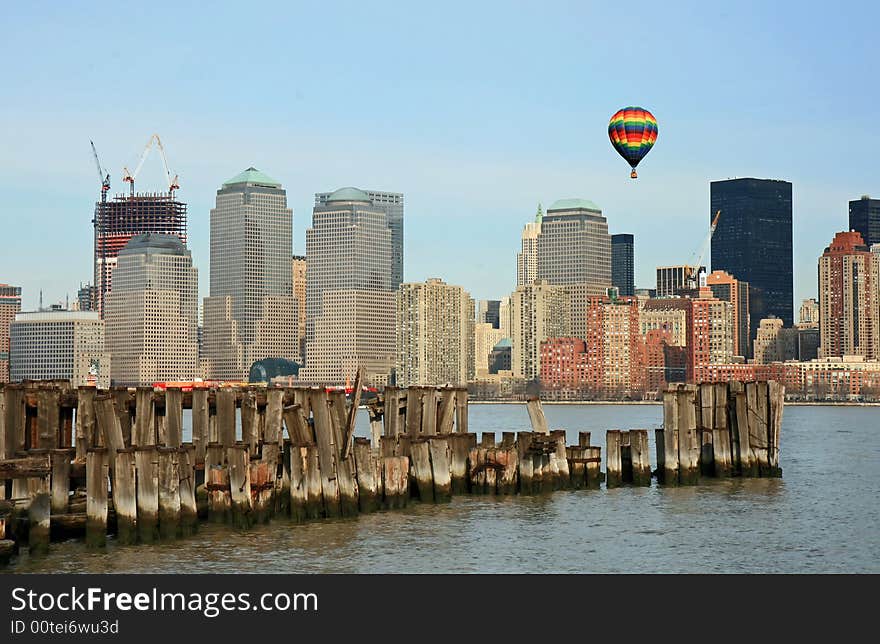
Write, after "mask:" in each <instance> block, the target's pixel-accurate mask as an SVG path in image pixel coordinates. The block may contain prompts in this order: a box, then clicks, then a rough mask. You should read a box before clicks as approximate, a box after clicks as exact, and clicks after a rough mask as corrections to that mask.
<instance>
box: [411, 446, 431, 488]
mask: <svg viewBox="0 0 880 644" xmlns="http://www.w3.org/2000/svg"><path fill="white" fill-rule="evenodd" d="M410 455H411V457H412V477H413V479H414V480H415V485H416V491H417V493H418V497H419V500H420V501H421V502H422V503H433V502H434V480H433V477H432V475H431V451H430V446H429V444H428V439H427V438H417V439H414V440H412V441H410Z"/></svg>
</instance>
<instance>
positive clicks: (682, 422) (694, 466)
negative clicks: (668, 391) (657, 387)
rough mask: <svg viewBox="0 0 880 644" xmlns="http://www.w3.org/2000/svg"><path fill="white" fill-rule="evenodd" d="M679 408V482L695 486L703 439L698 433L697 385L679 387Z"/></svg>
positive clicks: (697, 478) (698, 472) (698, 475)
mask: <svg viewBox="0 0 880 644" xmlns="http://www.w3.org/2000/svg"><path fill="white" fill-rule="evenodd" d="M676 394H677V401H676V402H677V407H678V410H677V411H678V482H679V483H680V484H683V485H693V484H695V483H697V482H698V481H699V477H700V453H701V451H702V438H701V436H700V434H699V432H698V431H697V414H696V399H695V398H696V385H679V386H678V391H677V392H676Z"/></svg>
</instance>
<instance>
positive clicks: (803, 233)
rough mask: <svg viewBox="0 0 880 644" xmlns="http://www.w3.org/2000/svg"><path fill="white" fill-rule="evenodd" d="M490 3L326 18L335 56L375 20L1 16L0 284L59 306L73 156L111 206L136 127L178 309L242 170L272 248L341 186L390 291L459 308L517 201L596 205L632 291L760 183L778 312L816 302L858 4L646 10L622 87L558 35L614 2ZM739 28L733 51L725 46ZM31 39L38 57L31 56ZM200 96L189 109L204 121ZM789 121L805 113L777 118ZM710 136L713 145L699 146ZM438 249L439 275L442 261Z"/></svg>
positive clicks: (73, 248) (598, 44) (846, 189)
mask: <svg viewBox="0 0 880 644" xmlns="http://www.w3.org/2000/svg"><path fill="white" fill-rule="evenodd" d="M498 7H499V5H492V4H487V5H481V6H478V7H471V6H468V7H467V15H468V16H469V19H468V20H466V21H461V20H458V19H457V16H458V14H459V12H457V11H455V7H448V6H445V7H444V8H443V9H434V10H433V13H432V15H431V16H430V17H429V19H425V15H424V12H423V10H421V9H420V10H419V11H420V16H421V19H420V20H415V16H414V14H413V13H412V11H414V9H411V8H402V7H400V6H399V5H398V4H393V5H392V4H389V5H384V6H372V7H370V8H367V7H359V6H357V5H352V6H351V7H349V8H348V10H347V11H346V12H343V13H344V14H345V18H344V19H343V20H341V21H340V20H336V21H334V27H335V29H336V30H337V32H336V33H337V35H338V36H339V38H340V41H341V42H346V41H348V40H349V37H350V38H351V39H356V35H357V34H362V33H365V32H369V31H370V30H371V29H378V28H379V26H380V25H381V26H383V27H385V26H386V25H387V27H385V28H387V29H392V30H393V31H394V33H395V37H394V38H389V39H387V40H383V41H382V42H378V43H374V44H373V46H372V47H371V48H370V49H369V50H368V51H361V50H358V51H357V52H355V51H354V50H353V49H352V48H350V47H342V48H339V51H333V50H332V49H330V50H328V49H327V48H326V47H323V46H322V45H324V44H325V41H324V36H323V35H322V33H321V30H320V29H315V30H309V29H303V28H302V25H310V24H311V25H318V24H326V21H327V19H328V17H329V15H330V13H331V12H333V10H332V9H331V8H293V9H291V8H287V7H277V8H276V11H275V13H274V14H273V15H274V16H275V19H273V21H272V24H265V21H264V20H263V17H262V16H263V13H262V12H253V13H250V14H249V13H245V14H243V15H242V14H241V12H239V11H237V10H236V11H233V10H232V9H225V8H222V7H219V8H217V10H216V11H214V12H211V14H210V15H206V14H204V12H200V13H198V14H196V13H195V11H196V10H195V9H194V8H188V7H180V8H176V9H175V20H174V21H173V22H172V23H170V24H163V29H162V30H159V31H156V30H155V29H153V28H152V27H151V26H150V25H152V24H155V23H156V21H157V20H158V19H159V17H160V16H161V15H163V13H164V12H167V11H168V10H169V9H168V7H167V6H162V5H161V4H156V5H151V6H150V7H149V8H144V9H141V10H140V15H139V19H138V20H135V21H132V20H127V19H126V17H125V16H124V15H122V14H123V13H124V12H117V11H105V10H102V9H101V8H100V7H98V6H94V7H91V8H90V10H89V11H84V12H74V11H72V10H70V11H67V10H64V9H60V10H59V11H58V12H56V15H55V16H53V18H52V19H49V20H46V19H45V17H42V20H40V19H39V18H40V17H39V16H38V15H37V12H36V11H35V10H34V9H33V8H31V7H27V6H21V5H19V6H15V7H13V8H12V9H11V11H10V14H9V18H10V21H12V22H14V23H15V24H17V25H18V26H19V27H20V28H19V29H18V30H16V33H14V34H10V35H9V38H7V39H6V40H5V41H4V42H3V43H2V44H0V48H2V51H3V53H5V54H7V58H8V59H10V60H11V59H15V60H19V64H17V65H15V66H14V67H12V68H11V69H9V70H8V74H7V79H6V84H5V89H6V91H7V93H8V95H9V97H10V98H9V100H6V101H4V102H3V105H2V106H0V113H2V115H3V116H4V121H5V122H7V123H15V127H14V128H13V127H7V129H6V130H5V139H6V143H7V145H5V146H4V149H3V150H2V151H0V167H2V168H3V172H2V173H0V188H3V190H4V193H5V194H8V195H9V198H8V199H7V200H6V202H5V203H4V216H3V218H4V220H7V219H8V220H11V221H16V220H22V221H28V222H32V221H38V220H39V221H42V222H45V225H44V226H28V227H27V228H28V229H27V230H25V231H23V232H22V234H21V235H20V236H19V237H18V239H17V241H18V242H19V243H18V244H17V247H16V248H10V249H9V251H8V252H7V253H6V254H5V256H4V260H3V262H2V266H0V272H2V274H3V276H4V277H3V279H4V281H7V282H9V283H14V284H19V285H21V286H22V287H23V299H24V302H23V308H24V309H28V310H32V309H34V308H36V304H37V301H38V298H39V291H40V290H41V289H42V290H43V293H44V301H46V302H54V301H59V300H63V299H64V297H65V295H66V294H69V295H71V296H73V295H74V293H75V289H76V286H77V284H79V282H80V281H86V280H88V279H89V278H90V276H91V271H90V255H91V234H90V233H91V231H90V230H89V228H90V227H89V226H88V225H84V223H87V221H88V218H89V217H90V215H91V212H92V210H93V204H94V202H95V201H96V199H97V197H98V195H99V188H100V186H99V183H98V181H97V178H96V176H95V170H94V164H93V162H92V159H91V158H90V149H89V147H88V140H89V139H90V138H91V139H94V140H95V144H96V145H97V147H98V151H99V154H100V155H101V160H102V162H103V164H104V165H105V167H107V168H108V170H109V171H110V172H111V179H112V184H113V185H112V188H111V194H115V193H116V192H125V190H124V189H123V188H124V186H123V184H122V182H121V180H120V177H121V173H120V169H121V167H122V166H123V165H126V164H127V165H131V164H133V162H134V161H135V160H136V159H137V155H138V154H139V152H140V150H141V148H142V146H143V144H144V142H145V141H146V140H147V139H148V137H149V135H150V134H151V133H152V132H154V131H155V132H159V133H160V134H161V135H162V136H163V140H164V141H165V144H166V148H167V154H168V158H169V163H170V165H171V166H172V169H173V171H174V172H175V173H179V175H180V182H181V189H180V190H179V191H178V195H179V197H180V199H181V200H183V201H185V202H187V203H188V205H189V215H190V222H189V229H190V233H191V237H192V241H191V243H190V244H189V245H190V247H191V249H192V251H193V261H194V263H195V265H196V266H199V267H202V269H203V270H202V271H201V272H200V282H201V284H200V289H199V290H200V294H201V295H204V294H205V293H207V291H208V289H207V282H206V280H207V273H208V271H207V270H206V269H207V266H208V235H207V234H205V233H206V231H207V220H208V213H209V211H210V207H211V201H212V198H213V192H214V190H215V188H216V185H217V183H218V182H219V181H221V180H223V179H225V178H226V177H229V176H232V175H234V174H235V173H236V172H240V171H241V168H243V167H248V166H250V165H254V166H256V167H259V168H261V169H264V170H265V171H266V172H268V173H270V174H271V175H272V176H275V177H277V178H278V179H279V180H280V181H282V182H283V183H284V185H285V186H287V188H288V191H289V194H290V205H291V206H292V208H293V209H294V211H295V213H296V214H295V230H294V240H295V241H294V248H293V249H292V251H293V252H294V253H302V251H303V248H304V230H305V225H306V222H307V220H308V214H309V212H310V205H311V203H312V202H313V195H314V192H315V191H318V190H326V189H328V188H330V187H333V186H341V185H355V186H363V187H368V186H369V187H375V188H377V189H387V190H399V191H401V192H403V193H404V194H406V195H407V222H408V223H407V230H406V233H405V244H406V248H407V253H406V266H405V271H406V272H405V276H404V279H405V280H407V281H421V280H424V279H427V278H428V277H435V276H440V277H442V278H443V279H444V280H446V281H447V282H449V283H452V284H460V285H462V286H464V287H465V288H467V289H468V290H469V292H471V293H472V296H473V297H474V298H475V299H489V298H497V297H499V296H500V295H501V294H503V293H508V292H510V291H511V290H512V289H513V286H514V284H515V265H514V261H515V260H514V259H512V258H511V254H510V253H511V251H510V249H512V248H515V247H516V246H517V245H518V242H519V234H520V231H521V228H522V226H523V224H524V223H526V222H527V221H529V220H530V219H531V218H532V213H533V211H534V206H535V204H536V203H538V202H541V203H545V204H548V203H552V202H553V201H554V200H556V199H562V198H570V197H581V198H585V199H590V200H592V201H595V202H596V203H597V204H598V205H600V206H601V207H602V209H603V213H604V214H605V215H606V217H607V218H608V221H609V230H610V232H612V233H617V232H628V233H632V234H634V235H635V237H636V240H635V259H636V270H637V273H636V280H635V283H636V287H639V288H642V287H646V286H650V285H651V284H652V280H651V275H652V273H653V270H654V268H655V267H656V266H659V265H671V264H680V263H684V262H686V261H687V260H688V259H689V257H690V255H691V254H692V252H693V251H694V249H695V248H696V247H697V246H698V245H699V243H700V241H701V240H702V238H703V236H704V235H705V229H706V225H705V219H706V213H707V211H708V203H709V185H708V184H709V182H710V181H712V180H719V179H725V178H727V177H734V176H739V177H742V176H753V177H760V178H781V179H785V180H787V181H791V182H792V183H793V188H794V193H793V213H794V256H795V296H794V299H795V301H796V302H797V301H800V300H802V299H804V298H806V297H814V296H815V295H816V293H815V290H816V286H815V285H816V279H815V265H814V258H815V257H816V256H817V255H818V254H820V253H821V252H822V249H823V248H824V245H825V244H826V243H827V239H828V238H830V237H831V236H832V235H833V234H834V233H835V232H838V231H841V230H845V229H846V228H847V205H848V202H849V201H851V200H853V199H858V198H859V196H860V195H862V194H866V193H867V194H872V193H873V194H875V195H876V194H878V193H880V187H878V186H877V184H876V181H877V179H876V175H874V174H873V172H874V168H875V167H876V166H875V164H874V163H873V159H872V158H871V152H870V151H871V150H873V149H876V148H877V145H876V144H875V141H876V137H877V136H878V133H877V132H876V130H875V129H874V128H873V127H871V126H870V123H871V122H870V116H869V112H870V110H868V111H860V110H855V111H853V110H852V109H851V107H850V105H851V104H852V103H853V102H856V103H860V104H864V103H865V102H867V104H873V103H874V102H876V101H875V99H876V97H877V91H878V90H877V88H876V87H874V86H873V85H871V84H868V85H867V86H866V85H865V84H864V83H863V82H861V79H863V78H865V77H869V74H868V70H869V66H870V63H869V61H870V60H876V59H877V55H876V54H877V52H876V48H877V42H876V39H875V38H873V36H872V33H871V25H872V24H876V19H874V18H875V17H876V15H877V8H876V7H875V6H874V5H870V4H862V5H860V6H859V7H853V8H852V9H851V10H850V11H846V10H842V11H839V12H837V11H836V12H834V13H829V14H828V15H827V16H825V17H824V18H823V20H812V19H810V18H809V17H808V16H806V15H804V14H803V12H800V11H792V10H790V9H787V8H786V7H785V6H780V5H774V6H773V7H757V8H756V7H751V8H748V9H745V8H740V7H732V8H731V7H725V8H723V9H716V8H713V7H705V6H690V7H685V6H675V7H665V8H664V11H662V12H659V13H657V14H656V15H652V20H651V21H649V22H647V23H645V25H644V26H642V27H637V28H636V29H637V31H638V33H637V37H635V38H632V39H630V45H631V47H632V48H631V49H630V50H628V52H627V58H628V59H629V60H631V61H632V62H631V63H630V64H631V65H632V66H633V71H634V72H635V70H636V69H642V68H641V67H640V62H639V61H646V60H650V61H651V72H650V74H644V73H639V74H638V79H639V81H638V83H634V82H633V78H634V77H633V75H632V74H626V73H620V70H619V65H618V64H617V63H616V61H617V60H618V59H619V56H620V47H621V45H620V42H619V40H618V38H617V36H615V35H613V34H612V33H610V32H609V33H607V34H605V33H596V34H595V36H594V37H591V38H590V39H583V38H579V37H576V36H577V34H578V33H579V32H580V30H581V27H582V25H594V26H595V25H602V24H610V23H611V22H612V21H613V19H614V17H615V15H617V13H616V12H617V11H618V9H617V8H608V9H605V8H601V7H580V6H569V5H566V6H565V10H561V8H560V5H554V4H549V5H541V6H540V7H530V8H519V9H518V10H514V11H509V10H508V11H499V9H498ZM92 11H94V12H95V14H96V15H97V14H100V16H101V20H100V22H101V25H102V27H101V29H102V33H103V34H104V37H102V38H100V39H97V38H95V39H89V38H86V39H84V38H82V37H81V36H80V34H82V33H88V32H89V30H90V29H92V28H94V24H95V20H94V19H95V17H96V16H95V15H92V13H91V12H92ZM851 12H857V13H858V15H859V16H860V20H859V21H857V22H854V21H852V20H851V19H850V17H849V16H850V14H851ZM333 13H339V12H338V11H336V12H333ZM806 13H809V12H806ZM684 16H687V20H686V21H685V20H682V18H683V17H684ZM231 20H235V21H236V24H239V25H240V26H241V27H242V28H251V29H257V28H258V29H259V31H260V33H261V34H263V35H262V37H261V38H260V39H259V41H258V42H254V43H251V45H252V46H251V47H249V48H248V49H247V50H241V51H239V50H237V49H235V48H231V49H230V48H226V47H225V45H223V44H221V43H220V42H218V41H217V40H216V38H215V37H214V36H215V35H216V33H217V29H218V28H219V27H220V25H222V24H223V23H224V22H227V21H231ZM163 23H167V21H163ZM678 23H681V24H687V25H688V28H687V30H685V29H684V27H682V26H679V25H678ZM485 24H492V25H493V26H494V29H493V30H490V31H487V30H485V28H484V26H485ZM404 27H406V28H404ZM449 30H454V31H455V33H456V36H457V40H458V41H459V43H460V44H459V46H457V47H456V48H455V50H454V51H453V50H447V49H445V48H425V47H421V46H419V45H420V43H423V42H424V41H426V40H430V39H431V38H432V37H434V36H437V35H438V34H443V33H446V32H447V31H449ZM599 31H600V32H601V30H599ZM291 33H293V34H295V37H294V38H290V37H288V36H289V35H290V34H291ZM745 34H748V41H749V47H748V48H743V47H742V46H741V45H742V42H743V39H744V38H745V37H746V36H745ZM35 39H39V40H41V41H42V42H46V43H49V44H50V46H48V47H46V48H43V49H42V50H36V51H35V48H34V47H33V42H34V41H35ZM131 42H150V43H151V45H150V47H151V49H153V50H154V51H159V52H161V55H159V56H147V55H141V53H140V52H139V53H138V55H127V54H125V53H124V52H127V51H128V50H129V49H130V43H131ZM526 42H529V43H532V45H533V46H528V47H524V46H523V43H526ZM61 49H63V50H64V51H65V52H67V53H66V54H65V56H59V55H58V52H59V51H60V50H61ZM227 50H228V51H227ZM22 51H27V52H29V55H27V56H20V55H19V54H20V53H21V52H22ZM404 51H408V52H411V55H408V56H401V55H400V54H401V53H402V52H404ZM486 51H491V52H492V54H491V55H489V56H486V53H485V52H486ZM315 52H320V56H317V55H316V53H315ZM196 53H197V54H198V55H196ZM166 56H167V60H168V61H172V60H173V61H174V63H175V64H174V65H173V67H174V74H173V75H170V77H168V78H167V79H166V80H165V81H164V82H165V91H163V92H161V93H152V94H140V95H139V96H138V100H137V101H132V100H131V99H130V97H129V96H127V95H126V92H125V91H124V90H125V88H126V87H127V86H128V83H129V81H130V79H132V78H135V79H143V78H150V77H155V76H156V75H157V73H159V70H160V69H161V68H162V67H161V63H162V61H163V60H165V57H166ZM205 60H212V64H211V65H205V64H204V61H205ZM255 60H259V61H261V62H262V64H261V65H254V64H253V61H255ZM768 63H770V64H768ZM221 69H222V70H223V73H222V75H221V74H220V73H219V71H220V70H221ZM242 75H247V76H248V77H249V79H250V81H251V83H252V85H253V86H254V87H262V88H264V92H263V94H262V95H260V96H255V93H254V92H251V93H250V97H251V99H253V100H252V101H250V102H249V103H248V105H247V106H246V107H245V106H243V105H242V103H241V101H240V100H239V97H238V90H237V87H236V85H235V84H230V83H224V79H226V78H229V77H234V76H238V77H241V76H242ZM327 78H333V79H334V82H338V83H341V84H346V83H348V84H351V83H356V85H357V86H358V87H360V88H362V90H363V93H362V94H361V96H362V97H363V99H364V100H359V101H353V102H352V101H338V102H333V103H332V105H330V103H328V101H327V100H325V97H324V96H323V94H324V92H325V86H326V79H327ZM487 78H488V79H490V81H489V82H487V81H486V79H487ZM37 79H39V80H37ZM573 79H574V80H573ZM96 91H97V92H101V95H102V100H100V101H96V99H95V93H96ZM563 94H566V96H565V99H564V100H563V99H561V98H560V97H561V95H563ZM59 96H64V97H65V100H64V101H63V102H61V101H59V100H58V97H59ZM204 96H212V101H211V109H206V108H205V101H204ZM169 97H173V99H171V98H169ZM463 97H466V100H463ZM371 98H375V99H381V100H370V99H371ZM631 101H638V102H639V103H641V104H644V105H645V106H646V107H649V108H650V109H651V110H652V111H653V113H654V114H655V115H656V116H657V118H658V121H659V129H660V133H659V138H658V141H657V145H656V146H655V149H654V150H653V151H652V153H651V155H650V156H649V157H647V158H646V160H645V162H644V163H643V164H642V165H641V166H640V173H639V174H640V178H639V179H638V180H637V181H635V182H633V181H631V180H630V179H629V178H628V172H627V168H626V167H625V164H622V161H621V160H620V159H619V158H618V157H617V155H616V154H615V153H614V151H613V149H612V148H611V146H610V145H609V143H608V140H607V134H606V124H607V119H608V117H609V116H610V115H611V114H612V113H613V112H614V111H615V110H616V109H617V108H618V107H620V106H621V105H625V104H628V103H629V102H631ZM804 104H808V105H809V106H810V109H809V110H799V109H797V108H796V106H797V105H804ZM41 106H46V107H41ZM48 106H51V110H50V108H49V107H48ZM793 106H795V107H794V109H793ZM853 129H854V130H857V131H859V132H860V133H861V134H860V136H861V137H863V139H862V141H861V143H860V145H858V146H853V144H852V141H851V139H850V138H849V137H847V136H843V134H845V133H846V132H847V131H851V130H853ZM719 137H721V138H722V139H723V140H724V145H717V144H715V143H714V142H716V141H718V140H719ZM771 139H772V143H770V142H769V141H770V140H771ZM160 166H161V164H160V163H159V162H158V161H157V159H155V158H151V159H148V161H147V163H146V165H145V166H144V170H143V172H142V176H141V178H140V179H139V187H142V188H145V189H146V188H149V189H159V188H160V187H161V186H162V185H163V179H164V176H163V174H162V172H161V168H160ZM450 223H451V224H467V225H468V226H470V234H469V235H467V236H466V238H465V239H464V240H463V241H461V240H459V239H458V238H457V228H458V227H457V226H456V225H448V224H450ZM649 240H650V242H651V243H649ZM457 244H462V245H463V246H462V247H460V248H459V247H457ZM35 248H39V250H40V252H39V253H36V254H35V252H34V249H35ZM453 248H455V249H456V254H457V256H458V258H459V260H460V261H458V262H456V263H454V264H452V263H450V262H448V255H449V254H450V253H451V252H454V251H453V250H452V249H453ZM707 260H709V258H707ZM61 275H65V276H68V277H67V279H66V280H65V281H64V282H62V280H60V279H59V276H61Z"/></svg>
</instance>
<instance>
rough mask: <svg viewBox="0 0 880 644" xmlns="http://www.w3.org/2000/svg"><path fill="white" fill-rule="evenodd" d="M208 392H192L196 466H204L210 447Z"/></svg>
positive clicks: (202, 390) (203, 390)
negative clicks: (208, 447)
mask: <svg viewBox="0 0 880 644" xmlns="http://www.w3.org/2000/svg"><path fill="white" fill-rule="evenodd" d="M209 417H210V411H209V409H208V390H207V389H201V388H199V389H193V392H192V443H193V447H195V456H194V457H195V463H194V464H195V465H196V466H197V467H198V466H199V465H202V466H204V463H205V450H206V449H207V446H208V418H209Z"/></svg>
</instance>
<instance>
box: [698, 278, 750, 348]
mask: <svg viewBox="0 0 880 644" xmlns="http://www.w3.org/2000/svg"><path fill="white" fill-rule="evenodd" d="M706 285H707V286H708V287H709V288H710V289H712V295H714V296H715V297H717V298H718V299H719V300H725V301H727V302H730V303H731V304H732V305H733V318H734V320H735V324H736V326H735V327H734V329H733V348H734V349H733V350H734V354H735V355H738V356H742V357H743V358H748V357H749V356H750V355H751V339H752V336H751V318H750V316H749V283H748V282H742V281H740V280H738V279H736V278H735V277H734V276H733V275H731V274H730V273H728V272H726V271H712V272H711V273H709V275H707V276H706Z"/></svg>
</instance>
